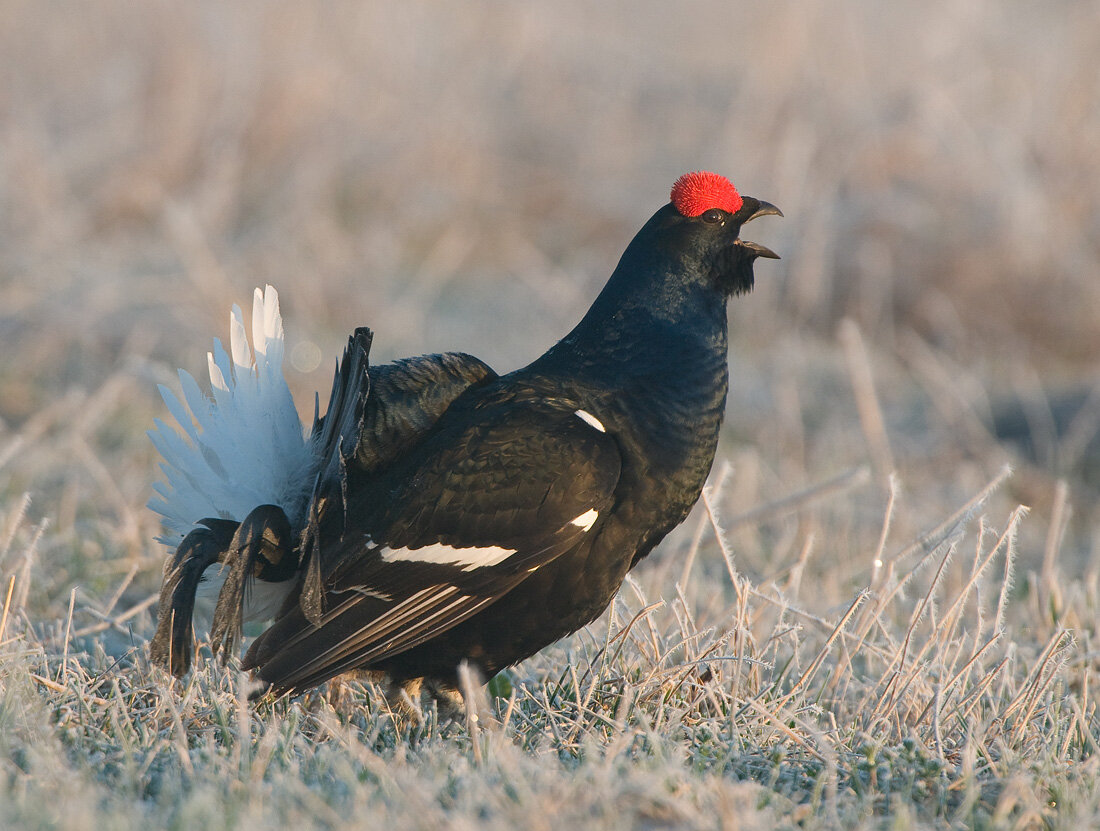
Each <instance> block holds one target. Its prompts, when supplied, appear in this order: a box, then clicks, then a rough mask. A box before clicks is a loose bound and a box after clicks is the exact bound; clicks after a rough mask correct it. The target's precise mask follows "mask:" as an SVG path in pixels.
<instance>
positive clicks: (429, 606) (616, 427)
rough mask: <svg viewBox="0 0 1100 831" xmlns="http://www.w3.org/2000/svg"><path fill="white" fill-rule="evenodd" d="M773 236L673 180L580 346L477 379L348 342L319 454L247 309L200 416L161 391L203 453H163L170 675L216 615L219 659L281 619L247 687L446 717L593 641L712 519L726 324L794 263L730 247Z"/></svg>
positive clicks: (168, 447)
mask: <svg viewBox="0 0 1100 831" xmlns="http://www.w3.org/2000/svg"><path fill="white" fill-rule="evenodd" d="M768 214H774V215H780V216H781V215H782V214H781V213H780V211H779V209H778V208H776V207H774V206H773V205H770V204H769V203H767V202H763V201H760V200H758V199H753V198H751V197H742V196H741V195H740V194H738V192H737V190H736V189H735V188H734V186H733V185H732V184H731V183H730V182H729V180H727V179H725V178H724V177H721V176H718V175H716V174H713V173H689V174H687V175H685V176H683V177H681V178H680V179H679V180H678V181H677V182H676V184H675V185H674V186H673V188H672V194H671V203H670V204H668V205H665V206H664V207H663V208H661V209H660V210H658V211H657V213H656V214H654V215H653V217H652V218H651V219H650V220H649V221H648V222H647V223H646V224H645V226H644V227H643V228H642V229H641V230H640V231H639V232H638V234H637V235H636V236H635V238H634V240H633V241H632V242H631V243H630V245H629V246H628V247H627V249H626V252H625V253H624V254H623V256H622V259H621V260H620V262H619V265H618V267H617V268H616V269H615V271H614V273H613V274H612V275H611V278H610V279H609V280H608V282H607V285H606V286H605V287H604V289H603V291H602V292H601V293H600V294H599V296H598V297H597V298H596V300H595V302H594V303H593V304H592V307H591V308H590V309H589V311H588V313H587V314H586V315H585V316H584V318H583V319H582V320H581V322H580V323H579V324H577V326H576V327H575V328H574V329H573V331H572V332H570V333H569V334H568V335H566V336H565V337H564V338H563V339H562V340H561V341H560V342H558V343H557V344H556V345H555V346H554V347H552V348H551V349H550V350H549V351H548V352H546V354H544V355H543V356H542V357H540V358H539V359H538V360H536V361H534V362H533V363H532V364H530V365H529V366H527V367H524V368H523V369H519V370H516V371H515V372H511V373H509V374H507V375H503V376H498V375H497V374H496V373H494V372H493V370H491V369H490V368H489V367H488V366H486V365H485V364H484V363H482V362H481V361H479V360H477V359H476V358H473V357H471V356H469V355H465V354H461V353H447V354H444V355H431V356H423V357H419V358H411V359H407V360H403V361H397V362H395V363H392V364H387V365H383V366H369V362H368V353H369V349H370V342H371V333H370V331H369V330H367V329H359V330H356V332H355V334H354V335H353V336H352V337H351V338H350V339H349V342H348V347H347V350H346V351H345V353H344V356H343V359H342V360H341V361H340V363H339V365H338V368H337V372H336V377H335V379H334V382H333V389H332V393H331V397H330V401H329V406H328V409H327V412H326V414H325V415H324V417H317V416H316V415H315V417H314V423H313V427H312V430H311V431H310V433H309V435H308V436H304V435H303V431H302V426H301V423H300V421H299V419H298V416H297V413H296V411H295V410H294V405H293V402H292V401H291V399H290V394H289V391H288V390H287V388H286V384H285V381H283V379H282V374H281V364H282V347H283V341H282V323H281V318H280V317H279V312H278V301H277V296H276V295H275V292H274V290H273V289H271V288H270V287H268V290H267V292H266V293H261V292H260V291H259V290H257V292H256V299H255V304H254V309H253V325H252V328H253V341H254V344H255V355H254V356H253V354H252V352H251V351H250V349H249V347H248V342H247V337H246V335H245V328H244V324H243V319H242V315H241V313H240V310H239V309H237V308H236V307H234V311H233V316H232V322H231V327H232V331H231V339H230V341H231V349H230V352H229V353H227V352H226V351H225V350H224V349H223V348H222V347H221V345H220V344H218V343H217V342H216V343H215V350H214V353H213V354H212V355H211V356H210V374H211V386H212V391H213V399H212V400H211V399H208V398H207V397H206V396H205V395H204V394H203V393H202V392H201V391H200V390H199V388H198V385H197V384H196V383H195V381H194V380H193V379H192V378H191V377H190V376H189V375H187V374H186V373H181V376H180V377H181V383H182V386H183V393H184V396H183V401H185V402H186V406H185V405H184V403H183V402H181V400H180V399H179V398H177V397H176V396H175V395H174V394H172V393H171V392H169V391H168V390H166V389H163V388H162V393H163V394H164V396H165V400H166V402H167V403H168V405H169V409H170V410H171V412H172V414H173V416H174V417H175V418H176V420H177V421H178V422H179V423H180V425H181V426H182V428H183V430H184V433H185V434H186V438H185V437H184V436H180V435H179V434H178V433H177V432H176V431H175V430H173V429H172V428H170V427H167V426H166V425H164V424H162V423H159V422H158V424H157V429H156V430H154V431H151V435H152V437H153V440H154V442H155V443H156V444H157V446H158V448H159V449H160V450H161V453H162V454H163V455H164V457H165V463H164V464H163V465H162V468H163V470H164V471H165V474H166V476H167V480H168V481H167V482H166V483H161V484H160V485H158V488H157V489H158V492H159V494H160V498H158V499H155V500H154V501H153V502H151V503H150V504H151V506H152V507H153V508H154V509H155V510H157V511H159V512H160V513H161V514H163V515H164V517H165V527H166V535H165V537H163V538H162V540H163V541H165V542H167V543H169V544H170V545H174V546H176V552H175V556H174V557H172V558H171V559H170V561H169V562H168V564H167V565H166V568H165V581H164V587H163V589H162V594H161V607H160V618H159V621H158V629H157V633H156V635H155V636H154V639H153V642H152V644H151V654H152V657H153V658H154V660H156V661H157V662H159V663H162V664H164V665H166V666H169V667H170V668H171V669H172V671H173V672H175V673H177V674H182V673H184V672H186V671H187V669H188V668H189V666H190V662H191V649H192V632H191V629H192V613H193V609H194V608H195V607H196V606H198V608H199V611H200V612H201V611H202V607H203V603H204V602H205V603H206V604H207V610H206V612H207V614H209V613H210V607H211V606H212V607H213V615H212V621H213V625H212V629H211V643H212V646H213V649H214V650H215V652H218V651H219V650H226V651H228V650H229V649H230V648H231V647H233V646H234V644H235V642H236V640H237V638H238V637H239V633H240V628H241V624H242V621H244V620H253V619H255V620H269V619H272V618H273V619H274V622H273V623H272V624H271V625H270V626H269V627H268V628H267V629H266V630H264V631H263V632H262V634H260V635H259V637H257V638H256V640H255V641H254V642H253V643H252V645H251V647H250V648H249V649H248V651H247V654H246V655H245V658H244V666H245V667H246V668H249V669H252V670H254V672H255V674H256V675H257V676H258V677H259V678H260V679H261V680H262V681H263V682H265V683H266V684H267V685H268V686H269V687H270V688H271V689H272V690H274V691H275V692H296V691H302V690H305V689H308V688H310V687H313V686H315V685H318V684H321V683H323V682H325V681H327V680H328V679H330V678H333V677H334V676H337V675H340V674H342V673H346V672H349V671H370V672H374V673H384V674H385V675H387V676H388V677H389V678H390V679H391V680H392V682H393V683H395V684H398V685H404V686H405V687H406V688H408V689H410V690H413V689H415V688H417V687H418V685H419V683H420V681H421V680H426V681H427V682H428V684H429V686H430V687H431V689H432V690H433V691H435V692H436V693H437V694H440V695H446V694H449V693H452V692H453V691H454V690H455V689H456V684H457V672H458V667H459V665H460V663H462V662H463V661H467V662H469V663H470V664H471V665H473V666H474V667H475V668H476V669H477V670H479V671H480V672H481V673H482V674H483V675H484V676H486V677H488V676H491V675H493V674H494V673H496V672H497V671H499V670H501V669H503V668H504V667H507V666H509V665H511V664H514V663H516V662H517V661H520V660H522V659H524V658H526V657H528V656H530V655H532V654H533V653H535V652H537V651H538V650H539V649H541V648H543V647H544V646H546V645H547V644H549V643H551V642H553V641H555V640H557V639H558V638H560V637H562V636H564V635H567V634H569V633H571V632H573V631H575V630H576V629H578V628H580V627H582V626H584V625H585V624H587V623H589V622H590V621H592V620H593V619H594V618H596V617H597V616H598V615H599V614H600V613H601V612H602V611H603V610H604V609H605V608H606V607H607V605H608V603H609V602H610V600H611V598H612V597H613V596H614V594H615V592H616V591H617V590H618V588H619V586H620V584H621V583H622V581H623V578H624V577H625V575H626V573H627V571H629V570H630V569H631V568H632V567H633V566H634V565H636V564H637V563H638V561H639V560H641V559H642V558H643V557H645V556H646V555H647V554H648V553H649V552H650V551H651V550H652V549H653V547H654V546H655V545H657V543H659V542H660V541H661V539H662V538H663V537H664V536H665V535H666V534H667V533H668V532H669V531H670V530H672V529H673V528H674V527H675V526H676V525H677V524H679V523H680V522H681V521H682V520H683V519H684V517H685V516H686V515H687V513H688V511H689V510H690V509H691V506H692V505H693V504H694V503H695V501H696V500H697V499H698V497H699V493H700V491H701V489H702V487H703V483H704V481H705V480H706V477H707V474H708V472H709V470H710V467H711V463H712V462H713V459H714V453H715V448H716V445H717V442H718V433H719V428H720V427H721V424H722V417H723V414H724V410H725V401H726V393H727V389H728V371H727V365H726V353H727V322H726V301H727V299H728V298H729V297H730V296H732V295H737V294H741V293H744V292H747V291H749V290H750V289H751V288H752V286H753V262H754V261H755V260H756V259H757V258H758V257H769V258H777V257H776V255H775V254H774V253H773V252H772V251H770V250H769V249H767V248H765V247H764V246H762V245H758V244H757V243H753V242H748V241H746V240H742V239H740V237H739V234H740V230H741V226H742V225H744V224H745V223H747V222H749V221H750V220H752V219H755V218H756V217H759V216H763V215H768Z"/></svg>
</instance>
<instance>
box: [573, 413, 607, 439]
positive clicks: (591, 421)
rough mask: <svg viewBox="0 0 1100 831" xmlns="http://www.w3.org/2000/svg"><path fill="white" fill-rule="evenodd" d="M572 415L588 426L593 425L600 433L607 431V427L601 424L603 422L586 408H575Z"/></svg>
mask: <svg viewBox="0 0 1100 831" xmlns="http://www.w3.org/2000/svg"><path fill="white" fill-rule="evenodd" d="M574 415H575V416H577V418H579V419H580V420H581V421H583V422H584V423H585V424H587V425H588V426H589V427H595V428H596V429H597V430H599V431H600V432H601V433H606V432H607V428H606V427H604V426H603V422H602V421H600V420H599V419H598V418H596V417H595V416H594V415H592V413H590V412H588V410H577V411H576V412H575V413H574Z"/></svg>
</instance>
